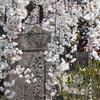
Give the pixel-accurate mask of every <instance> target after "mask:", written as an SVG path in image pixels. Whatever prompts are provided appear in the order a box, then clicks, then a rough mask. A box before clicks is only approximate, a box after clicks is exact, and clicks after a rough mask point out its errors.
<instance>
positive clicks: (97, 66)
mask: <svg viewBox="0 0 100 100" xmlns="http://www.w3.org/2000/svg"><path fill="white" fill-rule="evenodd" d="M76 69H79V71H74V72H70V73H68V72H65V73H66V75H67V76H68V78H67V79H66V86H68V87H69V90H70V87H71V84H75V85H76V88H77V89H78V90H79V91H81V90H82V89H83V88H84V87H85V89H86V88H88V90H89V83H91V86H90V87H91V89H92V92H93V100H98V98H99V99H100V61H96V60H94V61H90V62H89V65H88V66H87V67H86V66H83V65H82V66H79V65H77V66H76ZM65 73H64V74H65ZM64 74H63V75H64ZM63 75H62V76H63ZM69 75H70V76H69ZM76 75H77V76H78V78H79V79H80V80H81V81H80V82H79V83H77V81H78V80H76V81H75V79H74V77H75V76H76ZM58 80H59V81H60V84H61V85H62V82H63V81H62V79H60V78H58ZM90 80H92V81H90ZM76 83H77V84H76ZM61 87H63V86H61ZM63 89H64V87H63ZM63 89H62V90H63ZM76 94H77V93H76ZM59 95H63V97H64V98H66V99H64V100H88V99H89V94H87V95H85V96H83V97H80V96H74V94H71V95H72V96H70V93H69V91H65V90H64V91H60V92H58V96H59Z"/></svg>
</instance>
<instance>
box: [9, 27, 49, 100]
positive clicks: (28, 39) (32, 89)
mask: <svg viewBox="0 0 100 100" xmlns="http://www.w3.org/2000/svg"><path fill="white" fill-rule="evenodd" d="M17 41H18V43H19V45H18V48H19V49H21V50H23V55H22V59H21V61H20V62H17V64H20V65H21V66H22V67H26V68H27V67H29V68H30V69H31V70H32V72H33V73H34V75H35V77H36V78H37V82H36V83H31V84H27V83H25V81H24V79H17V80H16V83H15V85H14V87H13V88H12V90H14V91H15V92H16V96H15V97H14V98H13V99H12V100H45V98H44V94H45V92H46V90H45V86H44V85H45V82H46V62H45V59H44V54H43V52H44V51H45V50H46V48H47V47H46V44H47V43H48V42H50V33H48V32H46V31H44V30H42V29H41V28H40V27H34V28H33V29H32V30H31V31H30V32H28V33H27V34H24V35H23V36H21V37H20V39H18V40H17ZM13 77H14V76H11V78H13Z"/></svg>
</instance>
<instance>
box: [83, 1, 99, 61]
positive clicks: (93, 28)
mask: <svg viewBox="0 0 100 100" xmlns="http://www.w3.org/2000/svg"><path fill="white" fill-rule="evenodd" d="M83 3H85V5H84V12H83V18H84V19H85V20H87V21H88V22H89V27H88V28H89V32H88V33H87V34H88V35H89V42H88V43H89V51H90V56H91V57H94V58H95V59H96V60H99V61H100V56H99V55H98V54H97V52H96V50H99V49H100V1H99V0H98V1H97V0H91V1H89V0H87V1H86V0H84V2H83Z"/></svg>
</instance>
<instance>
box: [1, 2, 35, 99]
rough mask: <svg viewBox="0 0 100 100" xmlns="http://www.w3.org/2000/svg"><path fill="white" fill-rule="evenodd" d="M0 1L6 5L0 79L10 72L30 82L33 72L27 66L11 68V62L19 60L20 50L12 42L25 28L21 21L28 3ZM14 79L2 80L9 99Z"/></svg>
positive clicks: (13, 94) (11, 95)
mask: <svg viewBox="0 0 100 100" xmlns="http://www.w3.org/2000/svg"><path fill="white" fill-rule="evenodd" d="M0 3H2V5H3V6H5V7H7V10H6V16H7V22H6V23H5V25H4V27H3V29H4V31H5V32H6V35H2V36H1V37H0V79H5V78H7V76H9V75H11V74H17V75H18V77H20V78H25V79H26V80H25V81H26V82H27V83H31V80H33V82H36V79H35V78H34V74H33V73H32V72H31V70H30V69H29V68H26V69H25V68H24V67H23V68H22V67H21V66H20V65H17V66H15V67H13V68H12V64H14V63H15V62H16V61H19V60H21V55H22V51H21V50H19V49H18V48H16V45H17V43H16V42H14V39H16V38H18V35H19V34H21V33H22V32H23V30H24V29H25V24H24V25H23V23H22V21H23V19H25V18H26V16H27V10H26V9H25V7H26V5H28V4H29V1H28V0H17V1H16V0H3V1H1V0H0ZM28 18H29V17H28ZM27 20H28V19H27ZM15 80H16V79H13V80H10V81H4V86H5V87H6V90H5V91H4V92H5V95H6V97H7V98H9V99H11V98H13V97H14V96H15V92H14V91H11V90H10V88H11V87H12V86H14V84H15ZM0 88H2V89H1V90H2V91H3V90H4V88H3V87H0Z"/></svg>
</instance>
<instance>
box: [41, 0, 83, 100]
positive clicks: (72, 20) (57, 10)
mask: <svg viewBox="0 0 100 100" xmlns="http://www.w3.org/2000/svg"><path fill="white" fill-rule="evenodd" d="M68 4H69V5H68ZM72 5H73V6H72ZM43 8H44V16H45V18H44V20H43V23H42V27H43V28H44V29H45V30H48V31H51V32H52V34H51V43H48V51H45V53H44V54H45V55H46V58H45V60H46V61H47V62H51V63H52V66H51V67H50V68H49V72H48V76H49V77H50V80H49V79H48V80H47V83H46V88H47V90H49V91H50V92H51V94H50V95H51V98H52V97H54V96H55V94H56V93H57V90H56V88H55V86H56V85H60V82H59V80H58V79H57V78H58V77H60V78H61V77H62V74H63V73H64V71H66V70H70V64H71V63H74V62H75V61H76V58H74V57H73V53H74V52H75V51H76V50H77V46H76V44H75V41H76V36H77V34H76V32H77V26H78V25H77V23H78V18H79V17H81V16H82V12H81V11H82V8H80V7H77V3H76V2H68V1H66V6H65V2H63V1H62V0H59V1H57V0H49V1H47V2H43ZM80 12H81V14H80ZM79 14H80V15H79ZM66 47H67V48H70V49H71V50H70V52H68V53H66V49H65V48H66ZM66 58H67V59H69V60H68V61H67V60H66ZM59 87H60V86H59ZM60 91H62V90H61V88H60ZM48 100H49V99H48Z"/></svg>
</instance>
